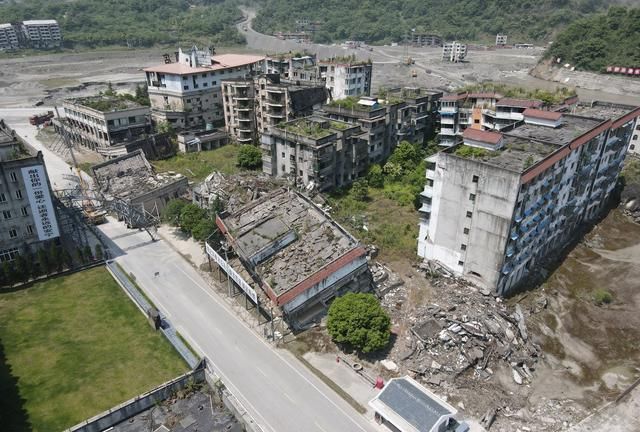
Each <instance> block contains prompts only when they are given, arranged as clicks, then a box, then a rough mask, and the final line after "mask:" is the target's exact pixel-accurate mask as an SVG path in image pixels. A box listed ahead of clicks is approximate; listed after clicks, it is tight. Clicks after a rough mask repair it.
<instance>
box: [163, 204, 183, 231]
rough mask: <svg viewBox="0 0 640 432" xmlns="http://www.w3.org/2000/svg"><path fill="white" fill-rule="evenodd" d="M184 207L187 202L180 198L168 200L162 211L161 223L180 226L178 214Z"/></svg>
mask: <svg viewBox="0 0 640 432" xmlns="http://www.w3.org/2000/svg"><path fill="white" fill-rule="evenodd" d="M186 205H187V202H186V201H185V200H183V199H180V198H176V199H172V200H170V201H169V202H168V203H167V205H166V206H165V208H164V210H163V211H162V221H163V222H167V223H170V224H171V225H174V226H177V225H180V214H181V213H182V210H183V209H184V207H185V206H186Z"/></svg>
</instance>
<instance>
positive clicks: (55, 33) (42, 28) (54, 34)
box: [22, 20, 62, 48]
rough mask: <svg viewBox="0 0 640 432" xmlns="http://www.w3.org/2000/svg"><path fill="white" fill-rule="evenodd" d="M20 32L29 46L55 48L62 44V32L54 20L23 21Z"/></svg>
mask: <svg viewBox="0 0 640 432" xmlns="http://www.w3.org/2000/svg"><path fill="white" fill-rule="evenodd" d="M22 33H23V34H24V36H25V38H26V41H27V44H28V46H29V47H30V48H55V47H59V46H61V45H62V33H61V32H60V26H59V25H58V21H56V20H30V21H23V22H22Z"/></svg>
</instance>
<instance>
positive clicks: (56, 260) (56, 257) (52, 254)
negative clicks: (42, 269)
mask: <svg viewBox="0 0 640 432" xmlns="http://www.w3.org/2000/svg"><path fill="white" fill-rule="evenodd" d="M49 260H50V261H51V268H52V269H55V271H57V272H60V271H62V265H63V264H64V260H63V256H62V250H61V249H60V248H59V247H58V246H56V245H55V244H54V243H51V245H50V246H49Z"/></svg>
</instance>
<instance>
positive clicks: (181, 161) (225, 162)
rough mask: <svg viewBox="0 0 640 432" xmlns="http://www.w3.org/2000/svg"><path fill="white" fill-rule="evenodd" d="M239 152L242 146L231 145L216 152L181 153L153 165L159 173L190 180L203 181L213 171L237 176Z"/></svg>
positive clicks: (153, 162) (154, 162) (239, 169)
mask: <svg viewBox="0 0 640 432" xmlns="http://www.w3.org/2000/svg"><path fill="white" fill-rule="evenodd" d="M239 152H240V146H238V145H232V144H229V145H226V146H223V147H220V148H218V149H215V150H209V151H203V152H194V153H180V154H178V155H176V156H174V157H172V158H169V159H165V160H159V161H152V162H151V163H152V165H153V167H154V168H155V170H156V171H157V172H165V171H174V172H179V173H180V174H182V175H184V176H185V177H187V178H188V179H189V180H193V181H202V180H204V178H205V177H206V176H208V175H209V174H211V173H212V172H213V171H220V172H221V173H223V174H236V173H238V172H239V171H241V168H240V167H238V166H237V157H238V153H239Z"/></svg>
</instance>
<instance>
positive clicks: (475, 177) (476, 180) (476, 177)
mask: <svg viewBox="0 0 640 432" xmlns="http://www.w3.org/2000/svg"><path fill="white" fill-rule="evenodd" d="M478 180H480V177H478V176H477V175H474V176H473V180H472V181H473V182H474V183H478Z"/></svg>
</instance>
